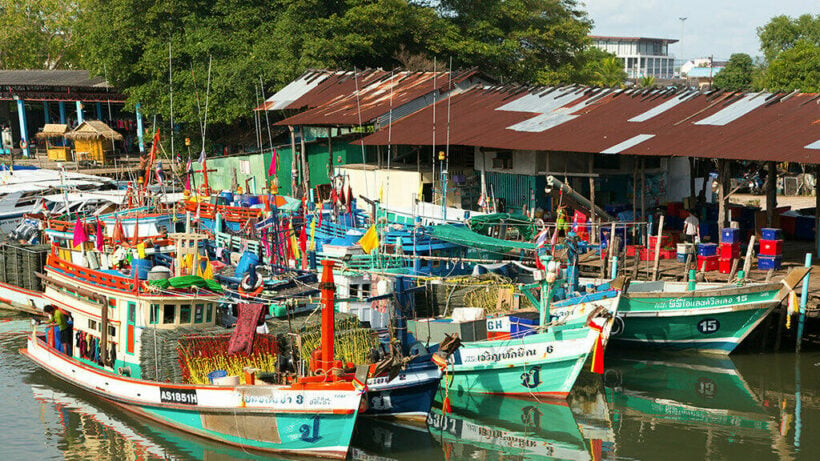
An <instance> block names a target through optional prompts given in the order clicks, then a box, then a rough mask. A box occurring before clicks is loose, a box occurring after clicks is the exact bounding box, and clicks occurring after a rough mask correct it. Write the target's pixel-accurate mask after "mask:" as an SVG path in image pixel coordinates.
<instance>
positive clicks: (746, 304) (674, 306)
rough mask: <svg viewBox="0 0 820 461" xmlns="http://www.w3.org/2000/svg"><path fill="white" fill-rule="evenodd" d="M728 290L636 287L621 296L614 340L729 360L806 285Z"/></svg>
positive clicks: (796, 275)
mask: <svg viewBox="0 0 820 461" xmlns="http://www.w3.org/2000/svg"><path fill="white" fill-rule="evenodd" d="M807 271H808V270H807V269H804V268H799V269H795V270H793V271H792V272H791V273H789V275H788V276H787V277H786V278H785V279H783V281H781V282H778V283H754V284H746V285H741V286H737V285H729V284H717V283H697V284H695V283H693V282H688V283H687V282H667V281H657V282H633V283H632V284H630V285H629V288H628V289H627V290H626V291H625V292H624V293H623V294H622V295H621V302H620V305H619V306H618V315H617V317H616V318H615V323H614V325H613V327H612V332H611V337H610V339H611V340H612V341H613V342H614V343H617V344H619V345H626V346H631V347H651V348H661V349H676V350H680V349H692V350H697V351H699V352H707V353H713V354H729V353H731V352H732V351H733V350H734V349H735V348H736V347H737V346H738V344H740V343H741V342H742V341H743V339H744V338H746V337H747V336H748V335H749V333H751V332H752V331H753V330H754V329H755V327H757V325H758V324H760V322H761V321H762V320H763V319H764V318H766V316H767V315H768V314H769V313H770V312H771V311H772V310H773V309H774V308H775V307H776V306H777V305H778V304H780V302H781V301H783V299H785V298H786V296H787V295H788V294H789V292H790V291H791V290H793V289H794V287H795V286H796V285H797V284H798V283H799V282H800V280H802V279H803V277H804V276H805V275H806V273H807Z"/></svg>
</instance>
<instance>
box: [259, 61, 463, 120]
mask: <svg viewBox="0 0 820 461" xmlns="http://www.w3.org/2000/svg"><path fill="white" fill-rule="evenodd" d="M477 74H478V72H477V71H475V70H466V71H457V72H453V73H452V76H451V75H450V72H411V71H399V72H388V71H384V70H381V69H368V70H363V71H357V72H349V71H308V72H305V73H304V74H302V76H301V77H299V78H298V79H297V80H295V81H294V82H291V83H290V84H289V85H287V86H285V87H284V88H283V89H282V90H280V91H279V92H277V93H276V94H274V95H273V96H271V97H270V98H268V100H267V101H266V102H265V104H264V105H263V106H260V108H265V109H268V110H275V109H304V108H307V109H308V110H306V111H304V112H302V113H299V114H297V115H295V116H293V117H289V118H287V119H285V120H283V121H280V122H278V123H277V124H278V125H349V126H353V125H358V124H359V123H367V122H370V121H372V120H374V119H376V118H378V117H379V116H381V115H383V114H385V113H387V112H389V111H390V108H391V107H393V108H396V107H399V106H401V105H404V104H406V103H409V102H411V101H413V100H415V99H418V98H421V97H423V96H425V95H428V94H431V93H433V92H435V91H439V92H443V91H447V90H448V89H449V85H451V84H452V85H458V84H460V83H462V82H465V81H467V80H468V79H470V78H472V77H475V76H477ZM357 90H358V91H357Z"/></svg>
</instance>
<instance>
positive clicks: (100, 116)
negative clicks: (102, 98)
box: [96, 102, 103, 120]
mask: <svg viewBox="0 0 820 461" xmlns="http://www.w3.org/2000/svg"><path fill="white" fill-rule="evenodd" d="M96 106H97V120H102V119H103V111H102V103H101V102H98V103H97V104H96Z"/></svg>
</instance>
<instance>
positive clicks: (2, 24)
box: [0, 0, 85, 69]
mask: <svg viewBox="0 0 820 461" xmlns="http://www.w3.org/2000/svg"><path fill="white" fill-rule="evenodd" d="M84 4H85V0H68V1H60V0H0V68H3V69H66V68H72V67H77V66H78V62H79V47H78V40H77V35H78V34H77V26H78V18H79V17H80V14H81V12H82V9H83V6H84Z"/></svg>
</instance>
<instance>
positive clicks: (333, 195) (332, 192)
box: [330, 187, 339, 205]
mask: <svg viewBox="0 0 820 461" xmlns="http://www.w3.org/2000/svg"><path fill="white" fill-rule="evenodd" d="M338 200H339V194H337V193H336V188H335V187H334V188H332V189H330V204H331V205H336V202H337V201H338Z"/></svg>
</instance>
